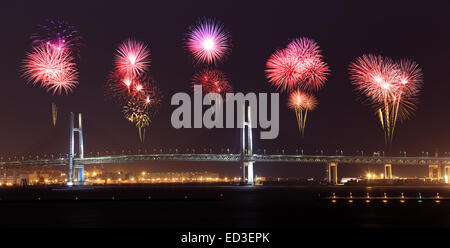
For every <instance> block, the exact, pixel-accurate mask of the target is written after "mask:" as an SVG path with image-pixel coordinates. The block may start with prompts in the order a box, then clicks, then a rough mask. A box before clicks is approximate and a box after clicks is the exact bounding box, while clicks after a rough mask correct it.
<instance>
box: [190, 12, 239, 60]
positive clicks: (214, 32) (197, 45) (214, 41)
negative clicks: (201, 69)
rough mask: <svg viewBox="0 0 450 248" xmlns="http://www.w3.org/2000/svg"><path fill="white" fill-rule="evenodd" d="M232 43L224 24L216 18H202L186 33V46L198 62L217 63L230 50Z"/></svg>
mask: <svg viewBox="0 0 450 248" xmlns="http://www.w3.org/2000/svg"><path fill="white" fill-rule="evenodd" d="M230 43H231V38H230V34H229V33H228V32H227V31H226V30H225V28H224V25H223V24H222V23H221V22H219V21H216V20H214V19H206V18H204V19H201V20H200V21H198V22H197V23H196V25H193V26H191V27H190V28H189V31H188V33H187V35H186V47H187V49H188V50H189V51H190V52H191V53H192V56H193V57H194V59H195V60H196V62H197V63H198V64H204V63H207V64H217V63H218V62H219V61H220V60H221V59H223V58H224V57H225V56H226V55H227V54H228V53H229V52H230V47H231V45H230Z"/></svg>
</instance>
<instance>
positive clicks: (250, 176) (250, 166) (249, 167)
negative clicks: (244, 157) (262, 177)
mask: <svg viewBox="0 0 450 248" xmlns="http://www.w3.org/2000/svg"><path fill="white" fill-rule="evenodd" d="M247 174H248V178H247V184H251V185H253V183H254V179H253V162H248V163H247Z"/></svg>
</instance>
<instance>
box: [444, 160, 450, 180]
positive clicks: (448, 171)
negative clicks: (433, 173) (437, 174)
mask: <svg viewBox="0 0 450 248" xmlns="http://www.w3.org/2000/svg"><path fill="white" fill-rule="evenodd" d="M449 177H450V165H446V166H444V180H445V183H447V184H448V183H449Z"/></svg>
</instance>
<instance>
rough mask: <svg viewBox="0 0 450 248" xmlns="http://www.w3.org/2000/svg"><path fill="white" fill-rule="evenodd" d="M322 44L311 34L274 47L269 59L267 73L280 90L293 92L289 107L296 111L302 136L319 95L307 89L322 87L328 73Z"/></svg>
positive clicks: (273, 84)
mask: <svg viewBox="0 0 450 248" xmlns="http://www.w3.org/2000/svg"><path fill="white" fill-rule="evenodd" d="M320 52H321V51H320V48H319V45H318V44H317V43H316V42H315V41H313V40H311V39H309V38H298V39H295V40H293V41H291V42H290V43H289V44H288V45H287V47H286V48H283V49H278V50H277V51H275V52H274V53H273V54H272V55H271V56H270V58H269V59H268V60H267V63H266V77H267V79H268V80H269V82H270V83H271V84H272V86H274V87H276V88H277V89H279V90H280V91H281V92H285V91H286V92H290V95H289V99H288V107H289V108H291V109H293V110H294V111H295V114H296V116H297V123H298V128H299V131H300V134H301V135H302V137H304V135H305V126H306V117H307V115H308V111H311V110H313V109H314V108H315V107H316V105H317V100H316V98H315V97H314V96H313V95H311V94H308V93H306V92H313V91H318V90H320V89H321V88H322V87H323V86H324V84H325V81H326V79H327V78H326V77H327V75H328V74H329V68H328V66H327V64H326V63H325V62H324V61H323V60H322V55H321V54H320Z"/></svg>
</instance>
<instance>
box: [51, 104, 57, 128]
mask: <svg viewBox="0 0 450 248" xmlns="http://www.w3.org/2000/svg"><path fill="white" fill-rule="evenodd" d="M57 118H58V107H56V103H52V121H53V126H56V120H57Z"/></svg>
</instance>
